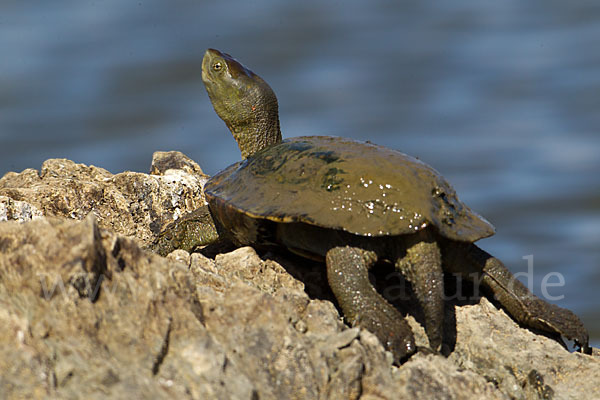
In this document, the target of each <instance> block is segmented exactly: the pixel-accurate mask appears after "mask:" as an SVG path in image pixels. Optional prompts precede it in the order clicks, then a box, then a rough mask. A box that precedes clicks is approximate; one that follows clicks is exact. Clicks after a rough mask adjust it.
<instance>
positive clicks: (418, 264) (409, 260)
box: [396, 232, 444, 351]
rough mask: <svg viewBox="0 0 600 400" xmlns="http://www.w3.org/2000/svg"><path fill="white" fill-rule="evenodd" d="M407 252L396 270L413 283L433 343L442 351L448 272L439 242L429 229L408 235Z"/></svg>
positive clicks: (436, 348) (436, 349) (431, 344)
mask: <svg viewBox="0 0 600 400" xmlns="http://www.w3.org/2000/svg"><path fill="white" fill-rule="evenodd" d="M404 244H406V246H407V247H406V253H404V254H402V255H401V256H399V257H398V259H397V260H396V269H397V270H399V271H400V272H401V273H402V275H403V276H404V277H405V278H406V279H407V280H408V281H409V282H410V283H411V285H412V289H413V291H414V293H415V295H416V297H417V300H418V301H419V305H420V306H421V308H422V310H423V314H424V317H425V332H427V337H428V339H429V346H430V347H431V349H432V350H434V351H439V350H440V349H441V346H442V337H443V330H442V327H443V323H444V273H443V271H442V261H441V255H440V250H439V247H438V245H437V243H436V242H435V241H434V240H432V239H431V238H430V237H429V236H428V234H427V233H426V232H423V233H421V234H415V235H410V236H408V237H407V238H406V242H405V243H404Z"/></svg>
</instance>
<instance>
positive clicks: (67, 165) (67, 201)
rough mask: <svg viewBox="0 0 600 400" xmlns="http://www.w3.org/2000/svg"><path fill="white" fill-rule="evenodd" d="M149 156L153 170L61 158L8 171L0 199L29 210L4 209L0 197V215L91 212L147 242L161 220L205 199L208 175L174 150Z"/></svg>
mask: <svg viewBox="0 0 600 400" xmlns="http://www.w3.org/2000/svg"><path fill="white" fill-rule="evenodd" d="M153 162H155V164H153V165H152V167H151V169H152V171H153V172H155V174H154V175H148V174H142V173H138V172H122V173H119V174H116V175H113V174H111V173H110V172H108V171H107V170H105V169H103V168H98V167H95V166H87V165H84V164H76V163H74V162H73V161H70V160H65V159H50V160H47V161H46V162H44V163H43V165H42V169H41V170H40V171H39V172H38V171H36V170H34V169H26V170H24V171H23V172H21V173H15V172H9V173H7V174H6V175H4V177H2V178H1V179H0V199H6V198H9V199H10V200H11V201H12V202H13V203H14V204H21V203H16V202H27V204H29V207H30V208H31V211H26V209H23V208H22V207H23V206H19V207H21V209H22V210H24V211H20V212H14V211H11V212H10V213H7V212H5V211H4V212H3V211H2V210H3V209H6V206H3V204H5V203H6V200H4V201H1V200H0V220H2V219H23V218H24V219H27V218H28V217H27V215H28V214H27V213H28V212H30V213H32V216H39V215H47V216H61V217H67V218H73V219H83V218H85V217H86V216H87V215H88V214H89V213H93V214H94V215H95V216H96V218H97V220H98V224H99V226H100V227H102V228H109V229H111V230H113V231H115V232H117V233H120V234H122V235H125V236H130V237H132V238H134V239H135V240H137V241H138V242H139V243H140V244H142V245H144V246H148V245H150V244H151V243H153V242H154V240H155V239H156V236H157V234H158V233H159V232H160V231H161V230H162V228H163V227H164V226H165V225H167V224H169V223H171V222H173V221H174V220H175V219H177V218H179V217H180V216H181V215H183V214H186V213H188V212H191V211H193V210H195V209H197V208H198V207H200V206H201V205H203V204H205V201H204V196H203V193H202V186H203V185H204V182H205V181H206V180H207V177H206V176H205V175H203V174H202V170H201V169H200V167H199V166H198V165H197V164H196V163H194V162H193V161H192V160H190V159H189V158H187V157H186V156H184V155H183V154H181V153H179V152H167V153H165V152H157V153H156V154H155V155H154V157H153ZM171 166H176V167H180V168H183V169H172V168H169V167H171ZM13 209H14V207H13ZM19 213H21V214H24V216H19V215H20V214H19ZM5 214H6V217H5V218H3V215H5Z"/></svg>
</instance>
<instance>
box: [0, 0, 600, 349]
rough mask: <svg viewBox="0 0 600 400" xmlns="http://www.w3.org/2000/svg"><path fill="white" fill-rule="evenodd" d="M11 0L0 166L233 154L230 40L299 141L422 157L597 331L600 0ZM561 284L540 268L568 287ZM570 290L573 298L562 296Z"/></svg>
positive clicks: (1, 44) (4, 16) (500, 243)
mask: <svg viewBox="0 0 600 400" xmlns="http://www.w3.org/2000/svg"><path fill="white" fill-rule="evenodd" d="M203 3H205V2H197V1H192V0H177V1H171V2H160V1H158V0H150V1H138V2H125V1H121V0H106V1H78V2H67V1H64V0H63V1H60V0H56V1H53V2H45V1H41V0H37V1H28V2H18V1H11V0H8V1H4V2H2V4H1V5H0V54H1V59H0V175H2V174H4V173H5V172H7V171H20V170H23V169H25V168H30V167H32V168H36V169H39V167H40V165H41V163H42V162H43V161H44V160H45V159H47V158H52V157H66V158H70V159H73V160H75V161H77V162H82V163H85V164H94V165H97V166H101V167H104V168H107V169H108V170H110V171H112V172H115V173H116V172H120V171H123V170H134V171H143V172H146V171H148V169H149V166H150V160H151V157H152V153H153V152H154V151H156V150H181V151H183V152H185V153H186V154H187V155H189V156H191V157H192V158H194V159H195V160H197V161H198V162H199V163H200V165H201V166H202V167H203V168H204V170H205V172H207V173H210V174H212V173H214V172H216V171H218V170H220V169H221V168H223V167H225V166H227V165H228V164H230V163H232V162H234V161H236V160H238V159H239V157H240V156H239V152H238V150H237V147H236V145H235V143H234V141H233V139H232V138H231V137H230V135H229V134H228V133H227V130H226V128H225V125H224V124H223V123H222V122H221V121H220V120H219V119H218V118H217V117H216V115H215V114H214V112H213V110H212V107H211V106H210V103H209V101H208V98H207V96H206V94H205V92H204V88H203V86H202V83H201V79H200V65H201V60H202V55H203V52H204V50H205V49H206V48H207V47H215V48H218V49H221V50H224V51H227V52H229V53H231V54H233V55H234V56H235V57H237V58H238V59H239V60H241V61H242V62H244V64H246V65H247V66H248V67H250V68H251V69H253V70H254V71H255V72H257V73H259V74H260V75H261V76H263V77H264V78H265V79H266V80H267V81H268V82H269V83H270V84H271V86H272V87H273V88H274V90H275V91H276V93H277V94H278V96H279V100H280V107H281V123H282V128H283V134H284V136H286V137H290V136H298V135H305V134H329V135H339V136H347V137H352V138H356V139H362V140H371V141H373V142H375V143H378V144H382V145H386V146H389V147H392V148H395V149H399V150H401V151H404V152H406V153H409V154H412V155H414V156H418V157H419V158H421V159H422V160H424V161H426V162H427V163H429V164H431V165H433V166H434V167H435V168H436V169H437V170H438V171H440V172H441V173H442V174H443V175H444V176H445V177H446V178H447V179H448V180H449V181H450V182H451V183H452V184H453V185H454V186H455V188H456V189H457V191H458V193H459V194H460V196H461V198H462V199H463V200H464V201H465V202H466V203H467V204H469V205H470V206H471V207H472V208H474V209H475V210H478V211H479V212H481V213H482V214H483V215H485V216H486V217H487V218H488V219H489V220H490V221H492V222H493V223H494V224H495V225H496V227H497V232H498V233H497V234H496V236H494V237H492V238H490V239H486V240H483V241H481V242H480V244H481V246H482V247H483V248H485V249H486V250H488V251H489V252H491V253H493V254H495V255H496V256H498V257H500V258H501V259H503V260H504V261H505V262H506V263H507V264H508V265H509V266H510V267H511V268H512V270H513V271H514V272H526V271H527V266H528V262H527V259H528V258H525V259H524V258H523V257H528V256H530V255H532V256H533V267H534V268H533V282H532V284H533V290H534V292H535V293H536V294H538V295H547V296H546V297H548V296H552V297H551V299H555V300H556V302H557V303H558V304H560V305H562V306H564V307H567V308H570V309H572V310H574V311H575V312H576V313H577V314H578V315H580V316H581V317H582V319H583V320H584V322H585V324H586V325H587V327H588V328H589V329H590V331H591V335H592V339H593V343H594V344H595V345H600V309H599V308H598V307H597V303H598V300H599V299H600V296H599V294H598V293H599V292H600V291H599V290H598V288H600V268H598V267H599V266H600V178H599V176H598V171H600V155H599V151H600V113H598V105H599V104H600V52H598V51H597V38H598V37H600V22H599V21H600V3H598V2H594V1H581V2H577V3H572V2H562V1H556V0H553V1H542V0H535V1H529V2H526V3H525V2H519V1H516V0H513V1H503V2H482V1H476V0H471V1H465V2H461V3H460V4H458V3H440V2H426V1H409V2H402V3H398V4H392V2H388V1H369V2H358V1H316V0H308V1H303V2H295V3H293V2H285V3H284V2H279V1H275V0H256V1H252V2H248V1H229V2H207V4H203ZM553 272H554V273H560V274H561V276H562V277H564V286H548V287H547V288H546V289H547V291H546V292H544V291H543V288H542V283H543V280H544V279H547V283H560V280H559V279H560V278H559V277H558V276H557V275H556V274H554V275H549V274H551V273H553ZM561 296H564V297H561Z"/></svg>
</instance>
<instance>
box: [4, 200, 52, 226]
mask: <svg viewBox="0 0 600 400" xmlns="http://www.w3.org/2000/svg"><path fill="white" fill-rule="evenodd" d="M43 215H44V214H43V213H42V212H41V211H40V210H38V209H37V208H36V207H34V206H32V205H31V204H29V203H27V202H25V201H18V200H13V199H11V198H10V197H6V196H0V222H2V221H19V222H25V221H31V220H32V219H36V218H40V217H42V216H43Z"/></svg>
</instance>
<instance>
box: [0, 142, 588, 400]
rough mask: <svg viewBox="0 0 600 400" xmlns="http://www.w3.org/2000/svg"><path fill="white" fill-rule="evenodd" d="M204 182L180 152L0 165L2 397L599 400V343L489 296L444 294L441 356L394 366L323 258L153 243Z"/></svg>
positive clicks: (192, 203) (195, 199) (196, 198)
mask: <svg viewBox="0 0 600 400" xmlns="http://www.w3.org/2000/svg"><path fill="white" fill-rule="evenodd" d="M203 179H205V178H204V177H203V176H202V175H201V170H200V169H199V167H198V166H197V165H196V164H195V163H193V162H192V161H191V160H189V159H187V158H186V157H185V156H183V155H182V154H180V153H159V154H156V155H155V158H154V161H153V167H152V174H150V175H147V174H141V173H134V172H124V173H121V174H116V175H113V174H111V173H109V172H108V171H106V170H103V169H101V168H97V167H93V166H90V167H88V166H85V165H81V164H75V163H73V162H71V161H68V160H48V161H47V162H45V163H44V165H43V166H42V170H41V171H40V172H38V171H35V170H25V171H23V172H22V173H20V174H16V173H9V174H7V175H5V176H4V177H3V178H2V179H0V221H2V222H0V304H1V307H0V354H1V357H0V371H2V373H1V374H0V393H2V396H1V397H2V398H67V399H68V398H73V399H75V398H178V399H179V398H192V399H213V398H214V399H287V398H290V399H294V398H296V399H312V398H315V399H340V398H348V399H358V398H361V399H394V398H404V397H407V398H431V399H454V398H456V399H471V398H491V399H494V398H498V399H538V398H539V399H552V398H554V399H565V398H572V399H583V398H590V399H592V398H600V358H599V355H598V351H597V350H596V349H595V350H594V354H593V355H592V356H588V355H583V354H579V353H570V352H568V351H567V350H566V349H565V348H564V347H563V346H562V345H561V344H560V343H559V342H557V341H556V340H554V339H551V338H547V337H545V336H540V335H537V334H535V333H534V332H531V331H529V330H527V329H523V328H520V327H519V326H518V325H517V324H516V323H515V322H514V321H513V320H512V319H511V318H510V317H508V316H507V315H506V314H505V313H504V312H503V311H502V310H499V309H498V308H496V306H495V305H494V304H492V303H490V301H488V300H487V299H486V298H476V299H474V300H472V301H469V302H463V303H457V302H454V303H448V304H447V307H446V311H447V315H446V327H445V329H446V331H447V332H449V334H448V335H447V336H448V337H447V338H445V343H446V344H445V353H446V356H441V355H434V354H427V353H426V352H421V353H417V354H416V355H415V356H413V357H412V358H411V359H410V360H409V361H408V362H406V363H405V364H403V365H402V366H400V367H396V366H394V365H392V362H391V355H390V354H389V353H386V352H385V351H384V350H383V348H382V347H381V345H380V344H379V342H378V341H377V339H376V338H375V337H374V336H373V335H372V334H370V333H369V332H368V331H364V330H359V329H357V328H349V327H348V326H346V325H344V323H343V321H342V319H341V318H340V315H339V313H338V310H337V309H336V306H335V305H334V303H333V302H332V301H331V294H330V293H329V292H328V289H327V286H326V284H324V283H323V278H324V268H323V266H322V265H319V264H317V263H312V262H308V261H304V260H301V259H298V258H295V257H293V256H288V255H285V254H270V253H267V254H261V255H260V257H259V255H257V254H256V252H255V251H254V250H253V249H252V248H248V247H245V248H241V249H237V250H235V251H233V252H230V253H226V254H219V255H217V256H216V257H215V258H214V259H211V258H207V257H205V256H203V255H202V254H200V253H192V254H190V253H188V252H186V251H183V250H176V251H174V252H172V253H170V254H169V255H168V256H167V257H161V256H159V255H157V254H154V253H152V252H150V251H148V250H145V249H144V247H147V246H148V244H149V243H151V242H152V241H153V240H154V239H155V237H156V233H157V232H159V231H160V227H162V226H164V225H165V224H167V223H169V222H171V221H172V220H173V219H175V218H177V217H178V216H179V215H181V214H182V213H185V212H188V211H191V210H192V209H194V208H196V207H197V206H199V205H201V204H203V198H202V195H201V186H202V183H203ZM418 319H419V316H418V315H417V320H418ZM409 322H410V323H411V325H413V327H414V330H415V334H416V336H417V341H418V342H419V343H426V340H427V339H426V337H425V335H424V332H423V330H422V328H421V327H420V326H419V324H418V322H416V321H415V319H414V318H413V317H412V316H410V317H409Z"/></svg>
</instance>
